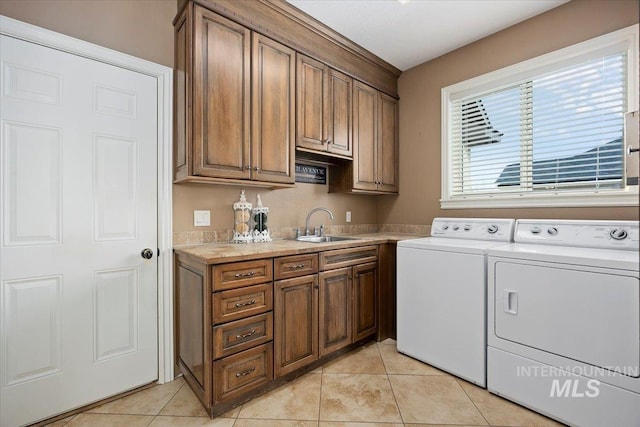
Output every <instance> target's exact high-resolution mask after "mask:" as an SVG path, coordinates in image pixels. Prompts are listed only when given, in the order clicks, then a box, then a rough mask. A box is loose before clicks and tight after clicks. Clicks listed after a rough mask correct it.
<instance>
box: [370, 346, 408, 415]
mask: <svg viewBox="0 0 640 427" xmlns="http://www.w3.org/2000/svg"><path fill="white" fill-rule="evenodd" d="M376 347H377V349H378V354H379V355H380V360H382V366H384V372H385V374H386V375H387V381H388V382H389V388H390V389H391V395H392V396H393V401H394V402H395V403H396V408H398V415H400V422H401V423H402V425H403V426H404V425H405V422H404V417H403V416H402V411H401V410H400V405H398V398H397V397H396V392H395V391H394V390H393V384H391V378H389V371H388V370H387V365H386V364H385V363H384V358H383V357H382V353H381V352H380V344H377V346H376Z"/></svg>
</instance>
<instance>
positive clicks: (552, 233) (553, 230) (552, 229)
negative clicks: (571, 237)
mask: <svg viewBox="0 0 640 427" xmlns="http://www.w3.org/2000/svg"><path fill="white" fill-rule="evenodd" d="M547 234H548V235H549V236H556V235H557V234H558V227H549V228H547Z"/></svg>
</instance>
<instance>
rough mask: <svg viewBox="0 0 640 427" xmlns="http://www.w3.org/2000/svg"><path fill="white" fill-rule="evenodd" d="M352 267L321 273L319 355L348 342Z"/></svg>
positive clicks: (349, 334)
mask: <svg viewBox="0 0 640 427" xmlns="http://www.w3.org/2000/svg"><path fill="white" fill-rule="evenodd" d="M352 277H353V268H352V267H345V268H340V269H337V270H331V271H323V272H322V273H320V310H319V311H320V321H319V324H320V355H321V356H324V355H326V354H329V353H332V352H334V351H336V350H340V349H341V348H343V347H345V346H347V345H349V344H351V338H352V336H353V334H352V330H351V324H352V322H351V316H352V310H351V307H352V305H353V304H351V295H352V282H353V279H352Z"/></svg>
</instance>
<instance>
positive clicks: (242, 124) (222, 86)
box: [193, 6, 251, 179]
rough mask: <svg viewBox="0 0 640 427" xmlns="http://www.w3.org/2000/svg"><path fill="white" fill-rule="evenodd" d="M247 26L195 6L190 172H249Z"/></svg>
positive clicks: (211, 174)
mask: <svg viewBox="0 0 640 427" xmlns="http://www.w3.org/2000/svg"><path fill="white" fill-rule="evenodd" d="M250 34H251V32H250V31H249V30H248V29H246V28H245V27H243V26H241V25H238V24H236V23H234V22H232V21H230V20H228V19H225V18H223V17H221V16H219V15H216V14H215V13H212V12H209V11H207V10H206V9H203V8H201V7H199V6H195V35H194V56H193V57H194V64H193V67H194V81H193V84H194V90H193V97H194V99H193V109H194V110H193V119H194V121H193V149H194V157H193V162H194V165H193V167H194V173H195V174H196V175H199V176H206V177H214V178H237V179H248V178H250V176H251V175H250V170H249V166H250V149H249V144H250V133H249V132H250V129H249V123H250V107H251V105H250V95H251V92H250V65H251V64H250V59H251V55H250V52H251V44H250Z"/></svg>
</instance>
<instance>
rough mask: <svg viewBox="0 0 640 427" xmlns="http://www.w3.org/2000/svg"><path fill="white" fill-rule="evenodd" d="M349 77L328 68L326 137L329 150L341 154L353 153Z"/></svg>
mask: <svg viewBox="0 0 640 427" xmlns="http://www.w3.org/2000/svg"><path fill="white" fill-rule="evenodd" d="M351 82H352V80H351V77H349V76H347V75H345V74H342V73H340V72H338V71H336V70H331V69H329V88H328V91H329V96H328V101H327V107H328V108H329V109H330V111H328V112H327V113H326V114H327V117H328V121H327V122H328V125H327V138H328V139H329V140H330V141H331V142H330V144H329V151H330V152H332V153H336V154H342V155H343V156H351V155H352V154H353V150H352V146H351V90H352V89H351Z"/></svg>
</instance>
